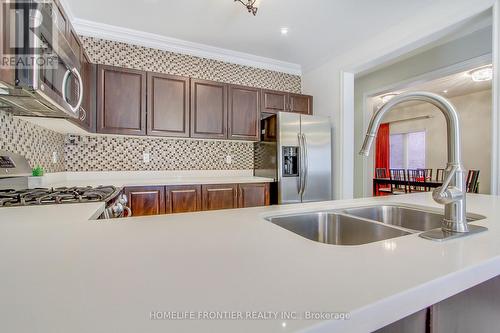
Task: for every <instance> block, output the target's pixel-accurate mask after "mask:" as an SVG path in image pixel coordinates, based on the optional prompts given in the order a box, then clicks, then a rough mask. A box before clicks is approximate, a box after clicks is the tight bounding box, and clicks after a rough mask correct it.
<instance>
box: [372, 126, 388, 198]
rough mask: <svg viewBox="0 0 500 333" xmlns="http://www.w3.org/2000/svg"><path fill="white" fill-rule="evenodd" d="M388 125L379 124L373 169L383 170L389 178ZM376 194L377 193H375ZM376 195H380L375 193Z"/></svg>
mask: <svg viewBox="0 0 500 333" xmlns="http://www.w3.org/2000/svg"><path fill="white" fill-rule="evenodd" d="M389 135H390V130H389V124H387V123H385V124H381V125H380V127H379V129H378V134H377V141H376V148H375V169H379V168H382V169H385V170H386V175H387V177H389V164H390V160H391V157H390V156H391V155H390V153H391V149H390V143H389ZM377 192H378V191H377ZM377 194H378V195H379V194H380V193H377Z"/></svg>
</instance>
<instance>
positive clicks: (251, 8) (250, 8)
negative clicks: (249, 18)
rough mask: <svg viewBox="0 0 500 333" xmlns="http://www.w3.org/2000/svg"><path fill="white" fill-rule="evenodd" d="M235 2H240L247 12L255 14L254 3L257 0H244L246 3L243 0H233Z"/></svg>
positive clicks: (255, 7)
mask: <svg viewBox="0 0 500 333" xmlns="http://www.w3.org/2000/svg"><path fill="white" fill-rule="evenodd" d="M234 1H235V2H239V3H241V4H242V5H243V6H245V7H246V9H247V10H248V12H249V13H252V14H253V16H255V15H257V9H258V8H257V6H256V5H255V3H256V2H257V0H246V3H245V2H244V1H243V0H234Z"/></svg>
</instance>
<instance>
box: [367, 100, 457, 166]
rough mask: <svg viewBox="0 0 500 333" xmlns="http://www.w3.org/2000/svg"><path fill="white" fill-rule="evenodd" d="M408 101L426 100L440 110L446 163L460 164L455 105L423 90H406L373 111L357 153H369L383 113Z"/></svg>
mask: <svg viewBox="0 0 500 333" xmlns="http://www.w3.org/2000/svg"><path fill="white" fill-rule="evenodd" d="M409 101H421V102H428V103H431V104H432V105H434V106H436V107H437V108H438V109H439V110H441V112H442V113H443V114H444V117H445V119H446V127H447V130H448V163H451V164H456V165H458V164H460V161H461V152H460V146H461V142H460V121H459V118H458V113H457V111H456V110H455V107H454V106H453V105H452V104H451V103H450V102H449V101H448V100H447V99H446V98H444V97H443V96H440V95H438V94H434V93H430V92H425V91H417V92H408V93H403V94H401V95H398V96H396V97H394V98H392V99H391V100H390V101H389V102H387V103H386V104H385V105H384V106H382V107H381V108H380V109H379V110H378V111H377V112H375V114H374V115H373V117H372V119H371V121H370V125H368V130H367V133H366V137H365V141H364V143H363V147H362V148H361V151H360V152H359V154H360V155H364V156H368V155H369V154H370V148H371V146H372V144H373V141H374V140H375V137H376V136H377V132H378V128H379V126H380V124H381V122H382V119H383V117H384V115H385V114H386V113H387V112H388V111H390V110H392V109H393V108H394V107H396V106H397V105H399V104H401V103H404V102H409Z"/></svg>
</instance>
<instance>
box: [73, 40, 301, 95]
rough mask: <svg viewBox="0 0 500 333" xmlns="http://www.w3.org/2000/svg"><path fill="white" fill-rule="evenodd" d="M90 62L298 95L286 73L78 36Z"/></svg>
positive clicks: (297, 82) (294, 78)
mask: <svg viewBox="0 0 500 333" xmlns="http://www.w3.org/2000/svg"><path fill="white" fill-rule="evenodd" d="M80 38H81V40H82V42H83V45H84V48H85V51H86V52H87V54H88V56H89V58H90V60H91V62H93V63H96V64H102V65H109V66H117V67H125V68H133V69H137V70H143V71H150V72H156V73H163V74H171V75H181V76H188V77H191V78H196V79H203V80H212V81H219V82H224V83H230V84H238V85H244V86H250V87H256V88H264V89H272V90H280V91H287V92H292V93H300V92H301V77H300V76H299V75H293V74H288V73H282V72H276V71H271V70H265V69H260V68H255V67H249V66H242V65H237V64H231V63H228V62H223V61H218V60H213V59H206V58H200V57H195V56H191V55H186V54H180V53H174V52H169V51H163V50H159V49H154V48H148V47H144V46H138V45H132V44H127V43H122V42H115V41H110V40H105V39H100V38H95V37H86V36H80Z"/></svg>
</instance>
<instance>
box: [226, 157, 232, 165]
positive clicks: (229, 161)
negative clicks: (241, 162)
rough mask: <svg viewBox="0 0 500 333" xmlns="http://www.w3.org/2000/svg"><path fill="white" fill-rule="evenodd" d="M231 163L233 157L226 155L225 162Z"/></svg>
mask: <svg viewBox="0 0 500 333" xmlns="http://www.w3.org/2000/svg"><path fill="white" fill-rule="evenodd" d="M231 163H233V157H232V156H231V155H227V156H226V164H231Z"/></svg>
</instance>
